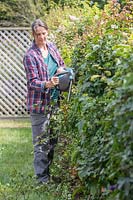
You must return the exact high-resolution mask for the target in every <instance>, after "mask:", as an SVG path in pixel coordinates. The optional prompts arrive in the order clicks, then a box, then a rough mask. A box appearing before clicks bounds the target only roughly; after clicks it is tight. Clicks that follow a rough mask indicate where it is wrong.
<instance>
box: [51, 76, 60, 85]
mask: <svg viewBox="0 0 133 200" xmlns="http://www.w3.org/2000/svg"><path fill="white" fill-rule="evenodd" d="M51 82H52V83H53V85H54V86H55V85H58V84H59V77H57V76H53V77H52V78H51Z"/></svg>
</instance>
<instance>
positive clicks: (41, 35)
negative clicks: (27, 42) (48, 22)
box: [33, 26, 48, 47]
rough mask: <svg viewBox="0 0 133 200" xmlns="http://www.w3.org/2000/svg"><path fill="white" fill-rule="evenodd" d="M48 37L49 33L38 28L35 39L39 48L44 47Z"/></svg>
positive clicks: (34, 35)
mask: <svg viewBox="0 0 133 200" xmlns="http://www.w3.org/2000/svg"><path fill="white" fill-rule="evenodd" d="M47 36H48V31H47V30H46V29H45V28H44V27H42V26H38V27H36V29H35V31H34V32H33V37H34V40H35V43H36V45H37V46H38V47H42V46H44V45H45V44H46V39H47Z"/></svg>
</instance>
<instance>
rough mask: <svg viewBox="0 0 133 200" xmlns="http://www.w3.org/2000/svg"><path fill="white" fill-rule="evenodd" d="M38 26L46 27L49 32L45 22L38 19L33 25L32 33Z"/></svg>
mask: <svg viewBox="0 0 133 200" xmlns="http://www.w3.org/2000/svg"><path fill="white" fill-rule="evenodd" d="M38 26H41V27H44V28H45V29H46V30H48V26H47V24H46V23H45V22H42V21H41V20H40V19H36V20H35V21H34V22H33V23H32V25H31V28H32V31H33V32H35V31H36V28H37V27H38Z"/></svg>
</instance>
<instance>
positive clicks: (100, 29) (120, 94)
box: [58, 2, 133, 200]
mask: <svg viewBox="0 0 133 200" xmlns="http://www.w3.org/2000/svg"><path fill="white" fill-rule="evenodd" d="M86 6H87V9H89V7H88V5H86ZM131 10H132V7H131V4H127V6H126V7H124V8H123V9H122V10H121V7H120V5H119V4H118V3H117V4H116V3H115V6H114V3H113V2H110V3H109V4H108V5H107V6H105V8H104V10H103V11H100V10H98V9H97V8H96V6H94V7H93V8H91V9H89V15H87V14H86V13H85V18H84V20H83V21H81V22H80V24H78V23H77V24H76V26H77V28H76V31H77V33H78V34H79V37H78V44H77V45H76V46H75V49H74V51H73V54H72V56H71V57H72V63H71V66H72V67H75V71H76V76H77V78H76V80H77V82H76V87H75V88H74V89H73V96H72V99H71V103H70V104H68V105H67V109H66V111H65V112H64V109H65V105H63V106H62V108H61V110H62V113H63V112H64V113H65V115H64V116H63V115H62V114H61V115H59V119H60V121H58V122H61V125H60V129H61V131H64V132H66V134H67V135H69V136H70V138H72V139H71V140H72V144H73V146H72V147H71V149H72V151H73V152H74V153H73V154H72V153H70V154H69V155H70V157H71V163H72V165H74V166H76V169H77V170H78V176H79V178H80V180H81V182H82V184H81V185H83V186H84V185H85V188H86V192H87V193H88V195H89V197H90V199H91V200H93V199H94V200H95V199H107V200H109V199H118V200H126V199H132V193H131V191H132V184H131V183H132V175H131V172H132V170H131V169H132V165H133V162H132V158H131V155H132V153H131V152H132V149H131V148H132V139H131V138H132V132H133V128H132V100H133V98H132V94H133V87H132V80H131V76H132V61H133V57H132V53H133V48H132V39H131V38H132V33H131V27H130V19H131ZM81 27H82V28H81ZM75 35H76V34H75ZM73 40H74V37H73ZM72 151H70V152H72ZM77 191H78V190H77ZM84 191H85V190H84ZM74 195H75V193H74ZM86 195H87V194H86V193H84V198H87V197H86Z"/></svg>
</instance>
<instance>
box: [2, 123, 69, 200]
mask: <svg viewBox="0 0 133 200" xmlns="http://www.w3.org/2000/svg"><path fill="white" fill-rule="evenodd" d="M64 151H65V148H64V146H63V144H62V143H60V142H59V144H58V145H57V148H56V152H55V158H54V162H53V164H52V166H51V172H52V174H54V175H60V176H61V177H62V178H63V182H62V183H61V184H57V183H51V184H50V185H48V186H45V187H44V186H43V187H38V186H37V185H36V180H35V177H34V170H33V156H34V155H33V146H32V136H31V128H30V123H29V121H22V122H21V120H18V121H14V120H9V121H7V120H4V121H3V122H0V200H65V199H66V200H69V199H71V197H70V196H71V195H70V184H69V174H68V163H67V161H66V157H64V155H65V152H64Z"/></svg>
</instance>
